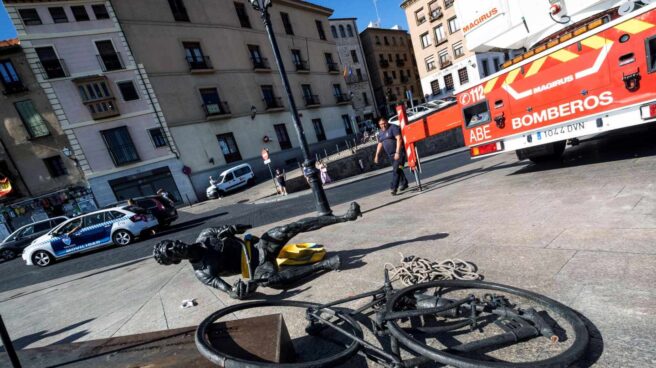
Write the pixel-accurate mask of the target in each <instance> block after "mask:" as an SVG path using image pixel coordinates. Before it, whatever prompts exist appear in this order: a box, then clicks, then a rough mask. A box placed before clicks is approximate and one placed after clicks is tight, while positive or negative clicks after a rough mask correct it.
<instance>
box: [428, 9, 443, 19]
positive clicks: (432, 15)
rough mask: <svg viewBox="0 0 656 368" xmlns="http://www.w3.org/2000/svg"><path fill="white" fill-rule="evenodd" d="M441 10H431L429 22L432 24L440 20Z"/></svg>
mask: <svg viewBox="0 0 656 368" xmlns="http://www.w3.org/2000/svg"><path fill="white" fill-rule="evenodd" d="M442 15H443V14H442V9H441V8H435V9H433V10H431V13H430V16H429V17H428V19H430V21H431V22H434V21H436V20H438V19H440V18H442Z"/></svg>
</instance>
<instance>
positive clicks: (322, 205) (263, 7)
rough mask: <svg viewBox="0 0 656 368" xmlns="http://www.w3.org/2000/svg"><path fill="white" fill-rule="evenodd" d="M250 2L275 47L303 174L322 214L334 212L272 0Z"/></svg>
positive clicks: (274, 54) (251, 0)
mask: <svg viewBox="0 0 656 368" xmlns="http://www.w3.org/2000/svg"><path fill="white" fill-rule="evenodd" d="M249 2H250V3H251V5H252V6H253V9H255V10H257V11H258V12H260V17H261V18H262V22H263V23H264V28H265V29H266V31H267V34H268V35H269V41H270V42H271V47H272V48H273V56H274V57H275V59H276V65H278V70H279V71H280V78H282V84H283V86H284V87H285V92H287V100H288V101H289V108H290V110H291V114H292V120H293V121H294V128H296V134H297V135H298V140H299V142H300V143H301V152H303V174H304V175H305V174H308V175H307V177H308V182H309V183H310V188H312V193H314V200H315V205H316V207H317V212H318V213H319V215H322V216H323V215H330V214H332V210H331V209H330V205H329V204H328V198H326V192H324V190H323V186H322V185H321V180H320V179H319V170H317V168H316V167H315V160H314V159H312V158H311V156H310V154H309V152H308V145H307V140H306V139H305V133H304V132H303V126H302V125H301V120H300V118H299V117H298V111H297V110H296V103H295V102H294V96H293V95H292V90H291V87H290V86H289V80H288V79H287V72H285V66H284V64H283V63H282V58H281V57H280V50H279V49H278V42H277V41H276V36H275V35H274V34H273V28H272V27H271V18H269V11H268V8H269V7H271V0H249Z"/></svg>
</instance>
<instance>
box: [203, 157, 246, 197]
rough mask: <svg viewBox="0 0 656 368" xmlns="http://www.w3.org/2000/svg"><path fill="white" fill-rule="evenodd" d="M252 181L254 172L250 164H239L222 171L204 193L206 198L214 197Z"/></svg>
mask: <svg viewBox="0 0 656 368" xmlns="http://www.w3.org/2000/svg"><path fill="white" fill-rule="evenodd" d="M254 183H255V173H253V168H251V165H249V164H241V165H237V166H235V167H233V168H230V169H228V170H226V171H224V172H222V173H221V175H219V178H218V179H217V184H216V185H210V186H209V187H207V190H206V191H205V194H206V195H207V198H209V199H215V198H218V197H220V196H222V195H224V194H225V193H227V192H230V191H233V190H235V189H237V188H241V187H243V186H245V185H253V184H254Z"/></svg>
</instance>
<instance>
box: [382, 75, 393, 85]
mask: <svg viewBox="0 0 656 368" xmlns="http://www.w3.org/2000/svg"><path fill="white" fill-rule="evenodd" d="M383 83H385V85H386V86H389V85H391V84H394V79H392V78H390V77H387V78H384V79H383Z"/></svg>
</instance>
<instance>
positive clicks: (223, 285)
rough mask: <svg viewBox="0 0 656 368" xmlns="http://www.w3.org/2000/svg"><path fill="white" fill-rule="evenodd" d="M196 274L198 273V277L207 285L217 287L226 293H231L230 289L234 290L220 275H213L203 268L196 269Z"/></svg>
mask: <svg viewBox="0 0 656 368" xmlns="http://www.w3.org/2000/svg"><path fill="white" fill-rule="evenodd" d="M195 274H196V278H197V279H198V280H200V282H202V283H203V284H205V285H207V286H210V287H213V288H215V289H219V290H221V291H223V292H225V293H230V291H232V287H231V286H230V284H228V283H227V282H225V281H223V279H222V278H220V277H218V276H212V275H210V274H208V273H207V272H204V271H201V270H196V271H195Z"/></svg>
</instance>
